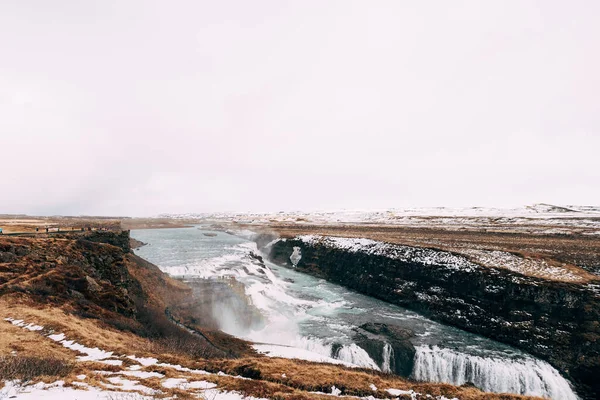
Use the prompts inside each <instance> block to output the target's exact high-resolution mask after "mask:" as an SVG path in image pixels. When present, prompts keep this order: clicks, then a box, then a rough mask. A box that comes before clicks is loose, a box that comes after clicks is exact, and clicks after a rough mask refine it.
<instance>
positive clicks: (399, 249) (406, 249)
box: [281, 235, 586, 282]
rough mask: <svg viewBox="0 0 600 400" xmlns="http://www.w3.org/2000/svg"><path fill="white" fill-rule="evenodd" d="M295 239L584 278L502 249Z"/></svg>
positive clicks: (471, 266)
mask: <svg viewBox="0 0 600 400" xmlns="http://www.w3.org/2000/svg"><path fill="white" fill-rule="evenodd" d="M298 239H300V240H301V241H303V242H304V243H306V244H307V245H314V244H319V245H322V246H327V247H330V248H336V249H340V250H345V251H348V252H352V253H357V252H361V253H365V254H373V255H380V256H386V257H390V258H394V259H397V260H404V261H411V262H421V263H423V264H425V265H428V264H436V265H443V266H446V267H447V268H450V269H461V270H466V271H473V270H475V269H476V268H478V265H477V264H479V265H483V266H486V267H493V268H505V269H509V270H511V271H513V272H518V273H520V274H523V275H527V276H534V277H538V278H544V279H550V280H561V281H568V282H584V281H585V280H586V279H585V278H584V277H582V276H581V275H578V274H576V273H575V272H573V270H570V269H568V268H567V267H566V266H561V265H550V264H549V263H548V262H547V261H545V260H543V259H531V258H524V257H519V256H517V255H514V254H512V253H508V252H505V251H497V250H484V249H469V248H465V249H461V250H460V255H458V254H453V253H450V252H446V251H439V250H431V249H427V248H419V247H411V246H402V245H395V244H389V243H383V242H378V241H375V240H371V239H362V238H343V237H327V236H319V235H302V236H299V237H298ZM281 240H285V239H281ZM299 251H300V250H299Z"/></svg>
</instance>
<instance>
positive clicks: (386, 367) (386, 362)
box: [381, 343, 394, 374]
mask: <svg viewBox="0 0 600 400" xmlns="http://www.w3.org/2000/svg"><path fill="white" fill-rule="evenodd" d="M382 356H383V364H382V365H381V371H382V372H386V373H388V374H389V373H391V372H392V367H391V364H392V360H393V359H394V349H393V348H392V346H390V344H389V343H386V344H384V345H383V354H382Z"/></svg>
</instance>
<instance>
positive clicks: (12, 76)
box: [0, 0, 600, 216]
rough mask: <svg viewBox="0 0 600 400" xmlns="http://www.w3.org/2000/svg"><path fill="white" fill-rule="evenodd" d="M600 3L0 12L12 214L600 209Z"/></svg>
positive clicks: (23, 0)
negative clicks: (522, 207)
mask: <svg viewBox="0 0 600 400" xmlns="http://www.w3.org/2000/svg"><path fill="white" fill-rule="evenodd" d="M599 16H600V2H598V1H595V0H590V1H568V2H567V1H553V0H552V1H551V0H541V1H527V0H514V1H443V0H440V1H399V0H394V1H377V0H376V1H373V0H369V1H367V0H364V1H349V0H342V1H327V0H316V1H309V0H297V1H282V0H273V1H256V0H254V1H245V0H238V1H223V0H220V1H197V0H189V1H172V0H170V1H149V0H118V1H112V0H110V1H109V0H103V1H78V0H71V1H67V0H54V1H45V0H39V1H31V0H3V1H1V2H0V163H1V169H0V171H1V174H0V182H1V183H0V213H30V214H70V215H77V214H95V215H132V216H144V215H155V214H158V213H165V212H173V213H177V212H206V211H225V210H232V211H279V210H296V209H304V210H311V209H339V208H388V207H407V206H499V207H512V206H518V205H524V204H531V203H535V202H548V203H558V204H599V203H600V72H599V71H600V24H599V23H598V18H599Z"/></svg>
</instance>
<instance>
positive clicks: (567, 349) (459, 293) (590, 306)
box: [257, 237, 600, 399]
mask: <svg viewBox="0 0 600 400" xmlns="http://www.w3.org/2000/svg"><path fill="white" fill-rule="evenodd" d="M257 242H258V244H259V247H261V248H262V249H263V251H264V252H265V253H266V254H269V258H270V260H271V261H273V262H275V263H277V264H280V265H286V266H288V267H290V268H296V269H297V270H298V271H301V272H305V273H308V274H311V275H313V276H317V277H321V278H324V279H327V280H328V281H330V282H333V283H336V284H339V285H343V286H345V287H348V288H350V289H353V290H356V291H357V292H360V293H363V294H366V295H368V296H372V297H375V298H378V299H381V300H384V301H387V302H390V303H393V304H397V305H399V306H402V307H405V308H408V309H411V310H414V311H417V312H419V313H421V314H423V315H425V316H427V317H430V318H432V319H434V320H437V321H440V322H443V323H445V324H449V325H453V326H456V327H458V328H461V329H464V330H467V331H470V332H474V333H477V334H481V335H483V336H486V337H488V338H491V339H494V340H498V341H500V342H504V343H507V344H510V345H513V346H515V347H517V348H520V349H523V350H525V351H527V352H529V353H530V354H532V355H535V356H537V357H539V358H542V359H544V360H546V361H548V362H550V363H551V364H552V365H554V366H555V367H556V368H557V369H559V370H560V371H561V372H562V373H563V374H564V375H565V376H566V377H568V378H569V379H570V380H571V381H572V382H573V383H574V384H575V385H576V387H577V390H578V392H579V393H580V394H581V395H583V396H584V397H585V398H590V399H591V398H600V381H599V380H598V379H597V377H598V376H600V340H599V339H600V295H599V294H598V292H597V286H595V285H593V284H575V283H566V282H559V281H549V280H544V279H540V278H533V277H529V276H525V275H522V274H519V273H516V272H512V271H509V270H506V269H501V268H489V267H483V266H480V265H478V264H475V263H473V262H471V261H469V260H467V259H466V258H464V257H463V256H461V255H458V254H453V253H450V252H446V251H441V250H435V249H427V248H419V247H408V246H395V245H386V246H384V247H382V248H381V249H380V250H378V251H362V250H361V249H360V248H339V247H335V246H331V245H328V244H327V242H325V241H322V242H319V241H312V242H308V243H307V242H306V241H303V240H300V239H298V238H296V239H281V240H277V241H273V242H270V243H269V244H268V245H267V242H268V240H267V239H266V238H264V237H263V238H257ZM292 254H294V255H295V256H293V257H292V260H290V256H292Z"/></svg>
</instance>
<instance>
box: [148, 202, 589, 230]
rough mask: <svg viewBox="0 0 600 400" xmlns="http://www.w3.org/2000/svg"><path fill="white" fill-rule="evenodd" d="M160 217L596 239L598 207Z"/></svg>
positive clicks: (339, 211)
mask: <svg viewBox="0 0 600 400" xmlns="http://www.w3.org/2000/svg"><path fill="white" fill-rule="evenodd" d="M159 217H161V218H171V219H182V220H190V219H203V220H215V221H223V222H235V223H243V224H256V225H269V224H273V223H283V224H297V225H303V224H316V225H336V224H381V225H396V226H429V227H437V228H456V227H468V228H473V229H489V228H494V229H499V230H518V231H522V232H531V233H534V232H535V233H542V234H544V233H545V234H569V233H574V232H579V233H584V234H589V235H600V206H599V207H596V206H554V205H550V204H535V205H532V206H526V207H519V208H511V209H501V208H484V207H470V208H446V207H431V208H405V209H384V210H332V211H289V212H276V213H205V214H164V215H160V216H159Z"/></svg>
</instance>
